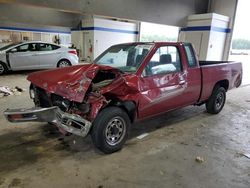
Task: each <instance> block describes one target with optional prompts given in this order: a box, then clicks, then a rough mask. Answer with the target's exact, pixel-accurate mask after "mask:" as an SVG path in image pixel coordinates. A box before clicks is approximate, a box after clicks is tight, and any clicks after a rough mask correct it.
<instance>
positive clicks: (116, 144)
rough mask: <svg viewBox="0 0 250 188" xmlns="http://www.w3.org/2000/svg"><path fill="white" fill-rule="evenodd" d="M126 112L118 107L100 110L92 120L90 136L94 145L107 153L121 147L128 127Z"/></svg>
mask: <svg viewBox="0 0 250 188" xmlns="http://www.w3.org/2000/svg"><path fill="white" fill-rule="evenodd" d="M130 124H131V122H130V119H129V117H128V114H127V113H126V112H125V111H123V110H122V109H121V108H118V107H108V108H106V109H104V110H102V111H101V112H100V113H99V115H97V117H96V119H95V120H94V122H93V127H92V130H91V137H92V141H93V143H94V145H95V146H96V147H97V148H98V149H99V150H101V151H102V152H103V153H106V154H109V153H113V152H116V151H118V150H120V149H122V147H123V145H124V143H125V142H126V140H127V138H128V130H129V128H130Z"/></svg>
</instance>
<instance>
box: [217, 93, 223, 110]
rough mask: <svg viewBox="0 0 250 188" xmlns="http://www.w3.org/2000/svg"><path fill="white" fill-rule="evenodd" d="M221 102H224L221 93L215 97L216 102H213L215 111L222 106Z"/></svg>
mask: <svg viewBox="0 0 250 188" xmlns="http://www.w3.org/2000/svg"><path fill="white" fill-rule="evenodd" d="M223 102H224V95H223V93H219V94H218V95H217V97H216V101H215V107H216V109H218V110H219V109H220V108H221V107H222V105H223Z"/></svg>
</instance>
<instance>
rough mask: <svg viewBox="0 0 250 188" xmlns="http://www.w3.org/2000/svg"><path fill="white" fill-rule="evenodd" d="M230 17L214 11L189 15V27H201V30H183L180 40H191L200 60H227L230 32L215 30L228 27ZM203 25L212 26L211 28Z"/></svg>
mask: <svg viewBox="0 0 250 188" xmlns="http://www.w3.org/2000/svg"><path fill="white" fill-rule="evenodd" d="M228 24H229V18H228V17H227V16H223V15H218V14H214V13H209V14H199V15H191V16H189V17H188V22H187V28H192V29H194V28H197V27H198V28H199V29H201V30H197V31H195V30H190V31H188V30H187V31H182V32H181V33H180V37H179V41H184V42H191V43H192V44H193V45H194V47H195V49H196V51H197V54H198V57H199V60H204V61H206V60H207V61H221V60H225V59H224V57H223V55H224V46H225V44H226V38H227V35H228V33H225V32H220V31H217V30H214V29H213V28H218V29H228ZM202 27H208V28H209V27H211V29H210V30H206V29H204V30H203V29H202Z"/></svg>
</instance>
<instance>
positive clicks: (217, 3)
mask: <svg viewBox="0 0 250 188" xmlns="http://www.w3.org/2000/svg"><path fill="white" fill-rule="evenodd" d="M237 4H238V0H211V1H210V5H209V7H208V11H210V12H214V13H218V14H222V15H225V16H228V17H229V18H230V22H229V29H230V32H229V33H228V34H227V37H226V43H225V46H224V54H223V59H228V57H229V51H230V47H231V41H232V36H233V27H234V21H235V15H236V9H237Z"/></svg>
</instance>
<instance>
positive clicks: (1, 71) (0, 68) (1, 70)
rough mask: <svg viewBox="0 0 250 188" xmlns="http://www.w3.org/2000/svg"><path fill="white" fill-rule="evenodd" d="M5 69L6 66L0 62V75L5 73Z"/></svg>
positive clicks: (6, 69)
mask: <svg viewBox="0 0 250 188" xmlns="http://www.w3.org/2000/svg"><path fill="white" fill-rule="evenodd" d="M7 71H8V68H7V66H6V65H5V64H4V63H2V62H0V75H3V74H5V73H6V72H7Z"/></svg>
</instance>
